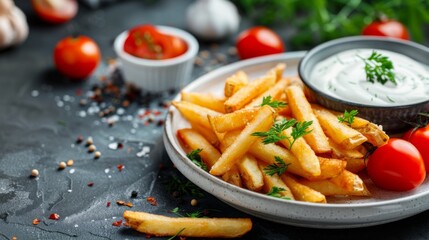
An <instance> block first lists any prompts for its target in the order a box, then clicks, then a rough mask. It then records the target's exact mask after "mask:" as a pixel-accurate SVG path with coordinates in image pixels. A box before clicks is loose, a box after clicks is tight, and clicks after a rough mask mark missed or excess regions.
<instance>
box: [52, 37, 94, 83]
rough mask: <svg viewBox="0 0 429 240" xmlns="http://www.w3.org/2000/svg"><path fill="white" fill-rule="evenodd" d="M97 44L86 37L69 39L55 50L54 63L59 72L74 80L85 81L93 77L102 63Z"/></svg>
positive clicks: (64, 40) (61, 41) (60, 43)
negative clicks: (84, 79)
mask: <svg viewBox="0 0 429 240" xmlns="http://www.w3.org/2000/svg"><path fill="white" fill-rule="evenodd" d="M100 55H101V54H100V50H99V48H98V45H97V43H95V42H94V41H93V40H92V39H91V38H89V37H86V36H79V37H76V38H74V37H67V38H64V39H62V40H60V41H59V42H58V43H57V45H56V46H55V49H54V62H55V66H56V67H57V69H58V71H60V72H61V73H62V74H64V75H66V76H68V77H70V78H73V79H83V78H86V77H88V76H89V75H91V73H92V72H93V71H94V70H95V68H96V67H97V65H98V63H99V62H100V58H101V56H100Z"/></svg>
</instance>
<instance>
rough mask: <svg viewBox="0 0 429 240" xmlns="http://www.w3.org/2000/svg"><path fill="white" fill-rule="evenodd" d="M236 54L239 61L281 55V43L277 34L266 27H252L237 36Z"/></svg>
mask: <svg viewBox="0 0 429 240" xmlns="http://www.w3.org/2000/svg"><path fill="white" fill-rule="evenodd" d="M236 46H237V52H238V56H239V57H240V58H241V59H247V58H253V57H259V56H265V55H270V54H276V53H282V52H284V51H285V47H284V45H283V41H282V40H281V38H280V37H279V35H277V33H275V32H273V31H272V30H270V29H268V28H266V27H253V28H250V29H247V30H245V31H243V32H241V33H240V35H238V38H237V42H236Z"/></svg>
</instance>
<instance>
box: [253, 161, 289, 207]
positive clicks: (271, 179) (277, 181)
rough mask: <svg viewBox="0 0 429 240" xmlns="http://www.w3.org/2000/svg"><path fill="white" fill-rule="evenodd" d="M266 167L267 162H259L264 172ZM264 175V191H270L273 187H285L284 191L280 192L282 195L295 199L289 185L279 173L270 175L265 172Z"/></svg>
mask: <svg viewBox="0 0 429 240" xmlns="http://www.w3.org/2000/svg"><path fill="white" fill-rule="evenodd" d="M266 167H267V164H265V163H260V164H259V168H260V169H261V171H262V172H264V168H266ZM263 176H264V186H263V188H262V191H263V192H264V193H268V192H270V191H271V190H272V189H273V187H277V188H281V189H283V191H281V192H280V193H279V194H280V195H281V196H282V197H285V198H287V199H290V200H294V199H295V198H294V196H293V194H292V192H291V190H290V189H289V187H288V186H287V185H286V184H285V183H284V182H283V181H282V179H281V178H280V177H279V176H278V175H277V174H274V175H272V176H270V175H268V174H266V173H265V172H264V173H263Z"/></svg>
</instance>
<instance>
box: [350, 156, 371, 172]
mask: <svg viewBox="0 0 429 240" xmlns="http://www.w3.org/2000/svg"><path fill="white" fill-rule="evenodd" d="M346 161H347V166H346V170H348V171H350V172H352V173H358V172H360V171H362V170H364V169H365V168H366V164H365V159H363V158H346Z"/></svg>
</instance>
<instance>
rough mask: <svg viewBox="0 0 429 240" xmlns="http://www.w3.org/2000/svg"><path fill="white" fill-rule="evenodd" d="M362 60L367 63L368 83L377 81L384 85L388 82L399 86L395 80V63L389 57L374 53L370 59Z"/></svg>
mask: <svg viewBox="0 0 429 240" xmlns="http://www.w3.org/2000/svg"><path fill="white" fill-rule="evenodd" d="M359 57H360V56H359ZM360 58H361V59H362V60H363V61H364V62H365V73H366V80H367V81H369V82H372V83H375V81H377V82H379V83H381V84H383V85H384V84H385V83H386V82H388V81H390V82H392V83H393V84H395V85H396V84H397V83H396V80H395V73H394V72H393V69H394V68H393V63H392V61H390V59H389V58H388V57H387V56H383V55H382V54H381V53H377V52H376V51H372V54H371V56H369V58H366V59H365V58H362V57H360Z"/></svg>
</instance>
